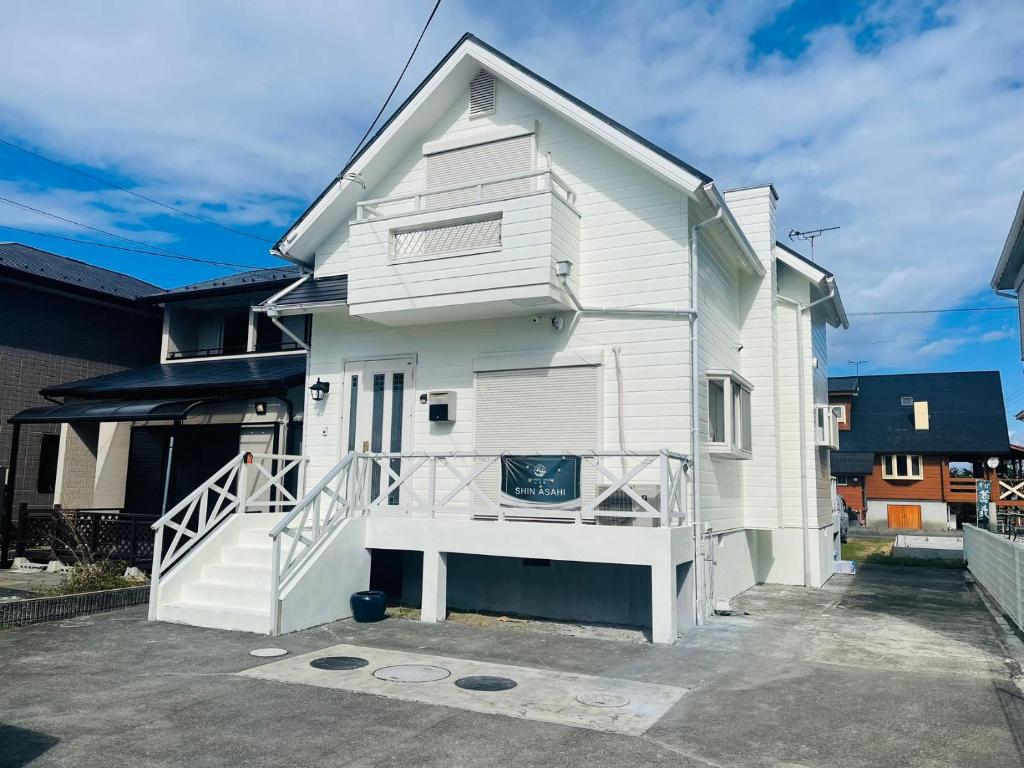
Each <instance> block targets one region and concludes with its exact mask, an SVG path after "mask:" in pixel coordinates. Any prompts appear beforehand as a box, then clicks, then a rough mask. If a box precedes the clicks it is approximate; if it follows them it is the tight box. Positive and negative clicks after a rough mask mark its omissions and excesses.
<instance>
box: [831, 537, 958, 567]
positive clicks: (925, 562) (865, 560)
mask: <svg viewBox="0 0 1024 768" xmlns="http://www.w3.org/2000/svg"><path fill="white" fill-rule="evenodd" d="M895 541H896V539H850V540H849V541H847V542H846V543H845V544H843V548H842V556H843V560H856V561H857V562H858V563H860V564H861V565H912V566H921V567H925V568H963V567H964V564H963V561H962V560H953V559H948V558H944V557H902V556H895V555H893V554H892V545H893V544H894V543H895Z"/></svg>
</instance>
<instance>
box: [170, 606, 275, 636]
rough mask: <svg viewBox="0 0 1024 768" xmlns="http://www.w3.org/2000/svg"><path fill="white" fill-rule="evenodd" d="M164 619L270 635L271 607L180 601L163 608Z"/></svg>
mask: <svg viewBox="0 0 1024 768" xmlns="http://www.w3.org/2000/svg"><path fill="white" fill-rule="evenodd" d="M160 620H161V621H169V622H172V623H175V624H190V625H192V626H194V627H213V628H214V629H230V630H235V631H238V632H258V633H259V634H261V635H267V634H270V608H269V606H268V607H267V608H266V609H264V610H253V609H246V608H238V607H236V606H230V605H218V604H216V603H201V602H190V601H185V600H178V601H176V602H173V603H168V604H167V605H165V606H163V607H162V608H161V609H160Z"/></svg>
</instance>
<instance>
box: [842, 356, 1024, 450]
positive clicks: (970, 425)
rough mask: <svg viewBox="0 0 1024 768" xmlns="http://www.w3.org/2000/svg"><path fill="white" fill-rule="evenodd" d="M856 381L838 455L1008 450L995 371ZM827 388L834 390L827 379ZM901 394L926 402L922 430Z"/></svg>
mask: <svg viewBox="0 0 1024 768" xmlns="http://www.w3.org/2000/svg"><path fill="white" fill-rule="evenodd" d="M849 378H850V377H840V380H842V379H845V380H847V381H848V380H849ZM856 381H857V391H858V396H857V397H855V398H853V408H852V409H851V411H850V419H849V424H850V429H848V430H844V431H843V432H842V434H841V436H840V438H839V444H840V447H841V448H842V451H843V452H844V453H846V452H872V453H922V454H923V453H932V454H936V453H938V454H953V455H955V454H975V455H978V454H981V455H992V454H1005V453H1007V452H1009V450H1010V440H1009V436H1008V434H1007V430H1006V413H1005V411H1004V408H1003V389H1002V383H1001V381H1000V378H999V372H998V371H963V372H954V373H911V374H894V375H887V376H859V377H857V379H856ZM844 386H846V385H845V384H844ZM829 391H830V392H832V391H835V390H833V379H829ZM904 397H909V398H912V400H913V402H921V401H924V402H927V403H928V421H929V425H928V429H915V428H914V406H913V405H912V404H910V405H903V400H902V399H903V398H904Z"/></svg>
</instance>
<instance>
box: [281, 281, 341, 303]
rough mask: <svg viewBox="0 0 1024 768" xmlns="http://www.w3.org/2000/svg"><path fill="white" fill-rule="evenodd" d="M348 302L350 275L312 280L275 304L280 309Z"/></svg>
mask: <svg viewBox="0 0 1024 768" xmlns="http://www.w3.org/2000/svg"><path fill="white" fill-rule="evenodd" d="M345 301H348V275H337V276H335V277H321V278H320V279H318V280H314V279H312V278H310V279H309V280H306V281H305V282H304V283H302V285H300V286H299V287H298V288H296V289H295V290H293V291H290V292H288V293H286V294H285V295H284V296H282V297H281V298H280V300H278V301H277V302H275V303H276V304H277V305H278V306H280V307H294V306H296V305H299V304H329V303H340V302H345Z"/></svg>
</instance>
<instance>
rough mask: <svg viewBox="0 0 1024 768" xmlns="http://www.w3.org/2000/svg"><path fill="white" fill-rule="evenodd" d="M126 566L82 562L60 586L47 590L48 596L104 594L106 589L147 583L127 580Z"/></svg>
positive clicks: (116, 563)
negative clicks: (87, 593) (125, 575)
mask: <svg viewBox="0 0 1024 768" xmlns="http://www.w3.org/2000/svg"><path fill="white" fill-rule="evenodd" d="M124 569H125V564H124V563H122V562H119V561H117V560H97V561H95V562H92V563H84V562H80V563H78V564H76V565H73V566H72V567H71V570H70V571H68V572H67V575H66V576H65V577H64V579H63V580H62V581H61V583H60V584H59V585H57V586H56V587H53V588H51V589H49V590H47V593H46V594H47V595H50V596H57V595H77V594H79V593H82V592H102V591H103V590H106V589H123V588H125V587H138V586H141V585H142V584H144V583H145V582H140V581H139V580H138V579H126V578H125V577H124V576H123V575H122V574H123V573H124Z"/></svg>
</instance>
